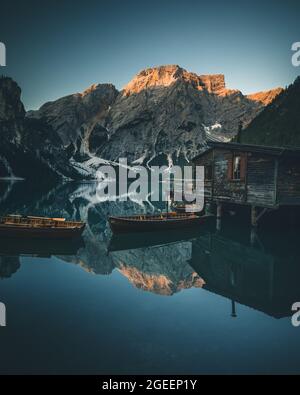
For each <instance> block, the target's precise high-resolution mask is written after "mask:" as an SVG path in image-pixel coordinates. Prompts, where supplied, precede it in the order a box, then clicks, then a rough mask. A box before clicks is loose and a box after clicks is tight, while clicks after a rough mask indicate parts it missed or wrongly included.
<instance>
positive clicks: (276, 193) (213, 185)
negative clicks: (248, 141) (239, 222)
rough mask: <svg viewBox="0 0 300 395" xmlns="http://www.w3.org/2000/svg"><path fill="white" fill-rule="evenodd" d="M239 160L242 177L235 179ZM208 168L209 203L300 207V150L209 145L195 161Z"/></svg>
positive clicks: (232, 144) (206, 196)
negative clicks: (235, 167) (234, 171)
mask: <svg viewBox="0 0 300 395" xmlns="http://www.w3.org/2000/svg"><path fill="white" fill-rule="evenodd" d="M236 157H239V163H240V166H239V173H238V174H239V177H234V176H233V167H234V161H235V158H236ZM193 164H194V165H198V166H204V167H205V200H206V202H217V203H231V204H232V203H233V204H242V205H249V206H251V207H261V208H278V207H280V206H287V205H295V206H299V205H300V150H299V149H282V148H273V147H263V146H255V145H243V144H238V143H216V142H214V143H210V144H209V147H208V149H207V151H205V152H203V153H201V154H200V155H198V156H197V157H195V158H194V159H193Z"/></svg>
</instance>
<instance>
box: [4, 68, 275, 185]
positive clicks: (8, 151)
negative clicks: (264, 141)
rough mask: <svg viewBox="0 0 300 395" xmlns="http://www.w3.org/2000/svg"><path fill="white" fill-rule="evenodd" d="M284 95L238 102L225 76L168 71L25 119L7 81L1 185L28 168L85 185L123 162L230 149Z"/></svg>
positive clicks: (79, 96) (147, 73) (97, 89)
mask: <svg viewBox="0 0 300 395" xmlns="http://www.w3.org/2000/svg"><path fill="white" fill-rule="evenodd" d="M281 91H282V89H281V88H276V89H274V90H271V91H267V92H259V93H256V94H253V95H243V94H242V93H241V92H240V91H239V90H236V89H227V88H226V84H225V77H224V75H222V74H213V75H197V74H195V73H191V72H188V71H186V70H184V69H183V68H181V67H179V66H177V65H167V66H159V67H153V68H149V69H146V70H143V71H141V72H140V73H138V74H137V75H136V76H135V77H134V78H133V79H132V80H131V81H130V82H129V83H128V84H127V85H126V86H125V87H124V89H123V90H122V91H120V92H119V91H118V90H117V89H116V88H115V87H114V85H112V84H95V85H92V86H91V87H90V88H88V89H86V90H85V91H84V92H82V93H75V94H73V95H68V96H66V97H63V98H60V99H58V100H55V101H53V102H48V103H45V104H44V105H43V106H42V107H41V108H40V109H39V110H37V111H29V112H28V113H27V114H25V111H24V107H23V104H22V103H21V100H20V94H21V91H20V88H19V87H18V85H17V84H16V83H14V82H13V81H12V80H11V79H10V78H4V79H2V82H1V83H0V137H1V138H2V137H3V140H4V141H5V144H4V145H2V148H1V149H0V156H1V159H0V177H3V176H9V175H14V176H20V177H25V178H26V177H28V175H29V174H30V169H31V167H35V168H36V169H42V168H44V167H45V168H48V171H49V174H50V173H51V175H52V176H53V177H66V178H72V179H74V178H75V179H76V178H78V177H79V178H90V177H95V175H96V171H97V169H98V168H99V166H100V165H101V164H102V163H107V161H109V162H111V161H113V162H115V161H117V160H118V159H119V158H120V157H126V158H127V159H128V162H129V164H132V165H136V164H142V163H144V164H145V163H148V164H151V163H154V162H155V161H157V160H158V158H161V159H160V160H163V161H164V162H165V163H166V162H167V161H168V162H169V164H171V163H173V162H176V161H180V160H181V159H184V160H189V159H190V158H191V157H193V156H194V155H195V154H197V153H199V151H201V150H203V149H204V148H205V147H206V142H207V140H210V139H212V140H221V141H229V140H230V139H231V138H232V137H234V136H235V135H236V134H237V132H238V130H239V129H240V127H241V126H243V127H244V128H245V127H247V125H249V124H250V123H251V121H253V119H254V118H255V117H256V116H257V115H258V114H259V113H260V112H261V111H262V110H263V109H264V107H265V106H266V105H267V104H269V103H270V102H272V100H274V98H275V97H276V96H277V95H278V94H279V93H280V92H281ZM24 155H25V157H26V161H25V159H24V158H25V157H24ZM24 161H25V162H26V163H28V165H26V166H24V165H21V163H24ZM33 163H35V165H34V164H33ZM36 164H40V165H39V166H36ZM36 171H37V170H36Z"/></svg>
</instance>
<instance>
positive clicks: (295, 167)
mask: <svg viewBox="0 0 300 395" xmlns="http://www.w3.org/2000/svg"><path fill="white" fill-rule="evenodd" d="M277 189H278V191H277V195H278V203H279V204H281V205H299V204H300V163H299V160H298V161H297V160H288V159H284V160H282V161H281V162H280V164H279V168H278V187H277Z"/></svg>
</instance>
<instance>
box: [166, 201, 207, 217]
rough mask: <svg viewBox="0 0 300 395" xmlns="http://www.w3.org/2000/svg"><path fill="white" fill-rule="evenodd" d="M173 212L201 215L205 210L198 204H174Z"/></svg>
mask: <svg viewBox="0 0 300 395" xmlns="http://www.w3.org/2000/svg"><path fill="white" fill-rule="evenodd" d="M171 207H172V210H174V211H176V213H194V214H198V215H199V214H200V213H201V212H202V210H203V209H201V208H200V207H199V206H198V205H197V204H194V203H190V204H188V203H184V202H181V203H175V202H173V203H172V205H171Z"/></svg>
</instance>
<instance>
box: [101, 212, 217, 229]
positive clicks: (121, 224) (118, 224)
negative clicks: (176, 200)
mask: <svg viewBox="0 0 300 395" xmlns="http://www.w3.org/2000/svg"><path fill="white" fill-rule="evenodd" d="M209 217H211V215H203V216H199V215H196V214H194V213H183V214H179V213H174V212H171V213H163V214H159V215H133V216H129V217H113V216H112V217H109V224H110V227H111V229H112V231H113V232H114V233H124V232H150V231H153V230H165V229H181V228H189V227H194V226H197V225H200V224H203V223H204V222H205V221H206V220H207V219H208V218H209Z"/></svg>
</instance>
